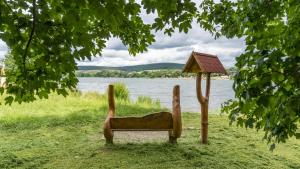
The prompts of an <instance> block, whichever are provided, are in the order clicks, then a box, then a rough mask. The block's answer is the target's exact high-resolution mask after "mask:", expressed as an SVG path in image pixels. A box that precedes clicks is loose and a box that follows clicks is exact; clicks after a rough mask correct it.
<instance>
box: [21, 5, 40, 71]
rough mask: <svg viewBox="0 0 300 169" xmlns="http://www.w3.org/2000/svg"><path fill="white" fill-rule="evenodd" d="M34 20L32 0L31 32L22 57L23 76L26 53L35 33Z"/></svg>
mask: <svg viewBox="0 0 300 169" xmlns="http://www.w3.org/2000/svg"><path fill="white" fill-rule="evenodd" d="M36 19H37V18H36V0H33V1H32V26H31V32H30V35H29V39H28V41H27V44H26V48H25V52H24V55H23V71H24V73H25V74H26V57H27V53H28V49H29V46H30V43H31V41H32V39H33V35H34V32H35V26H36Z"/></svg>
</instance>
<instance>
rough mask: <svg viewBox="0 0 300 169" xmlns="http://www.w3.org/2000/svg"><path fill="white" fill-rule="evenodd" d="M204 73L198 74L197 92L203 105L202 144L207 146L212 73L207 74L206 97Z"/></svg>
mask: <svg viewBox="0 0 300 169" xmlns="http://www.w3.org/2000/svg"><path fill="white" fill-rule="evenodd" d="M201 80H202V72H200V73H198V74H197V80H196V90H197V98H198V101H199V103H200V105H201V143H202V144H207V135H208V102H209V92H210V73H207V77H206V91H205V96H203V94H202V90H201V89H202V85H201Z"/></svg>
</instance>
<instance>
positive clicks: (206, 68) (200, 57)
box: [183, 52, 226, 74]
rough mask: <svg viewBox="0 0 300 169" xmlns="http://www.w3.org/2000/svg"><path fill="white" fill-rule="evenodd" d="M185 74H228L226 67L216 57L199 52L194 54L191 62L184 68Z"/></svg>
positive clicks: (190, 59)
mask: <svg viewBox="0 0 300 169" xmlns="http://www.w3.org/2000/svg"><path fill="white" fill-rule="evenodd" d="M183 72H190V73H198V72H203V73H223V74H226V71H225V68H224V66H223V65H222V63H221V62H220V60H219V58H218V57H217V56H216V55H210V54H206V53H199V52H192V54H191V56H190V58H189V60H188V61H187V63H186V64H185V66H184V68H183Z"/></svg>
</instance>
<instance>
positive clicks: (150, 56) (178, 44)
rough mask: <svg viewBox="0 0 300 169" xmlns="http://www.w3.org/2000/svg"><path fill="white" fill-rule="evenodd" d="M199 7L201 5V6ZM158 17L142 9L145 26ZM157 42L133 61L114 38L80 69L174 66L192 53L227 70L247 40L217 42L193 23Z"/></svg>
mask: <svg viewBox="0 0 300 169" xmlns="http://www.w3.org/2000/svg"><path fill="white" fill-rule="evenodd" d="M198 4H199V3H198ZM155 16H156V15H155V14H150V15H147V14H146V12H145V11H144V9H142V13H141V17H142V18H143V20H144V21H145V23H152V22H153V19H154V18H155ZM153 33H154V34H155V39H156V42H154V43H153V44H152V45H150V46H149V48H148V51H147V52H144V53H140V54H138V55H137V56H135V57H133V56H131V55H129V53H128V51H127V47H126V46H125V45H123V44H122V42H121V40H120V39H118V38H115V37H113V38H111V39H109V40H108V41H107V42H106V48H105V49H104V50H103V52H102V56H101V57H100V56H98V57H94V58H92V60H91V61H88V60H85V61H78V64H79V65H98V66H128V65H138V64H149V63H160V62H174V63H185V62H186V61H187V58H188V57H189V55H190V53H191V52H192V51H197V52H203V53H210V54H215V55H218V57H219V58H220V60H221V62H222V63H223V64H224V65H225V66H226V67H230V66H233V65H234V63H235V57H237V56H239V55H240V54H241V53H242V52H243V51H244V49H245V43H244V39H237V38H234V39H226V38H224V37H221V38H219V39H214V37H212V35H211V34H210V33H209V32H207V31H204V30H203V29H201V28H200V26H199V25H198V24H197V23H196V22H193V23H192V29H191V30H190V31H189V32H188V33H187V34H185V33H179V31H178V30H176V31H175V32H174V33H173V35H172V36H171V37H169V36H167V35H165V34H164V33H163V32H161V31H159V32H153ZM7 51H8V48H7V46H6V44H5V43H4V42H3V41H1V40H0V59H1V58H4V56H5V54H6V53H7Z"/></svg>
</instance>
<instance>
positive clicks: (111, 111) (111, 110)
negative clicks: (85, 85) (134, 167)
mask: <svg viewBox="0 0 300 169" xmlns="http://www.w3.org/2000/svg"><path fill="white" fill-rule="evenodd" d="M107 93H108V116H107V118H106V120H105V122H104V127H103V133H104V137H105V139H106V143H109V144H112V143H113V137H114V133H113V131H112V130H111V126H110V118H111V117H114V116H115V99H114V86H113V85H109V86H108V92H107Z"/></svg>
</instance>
